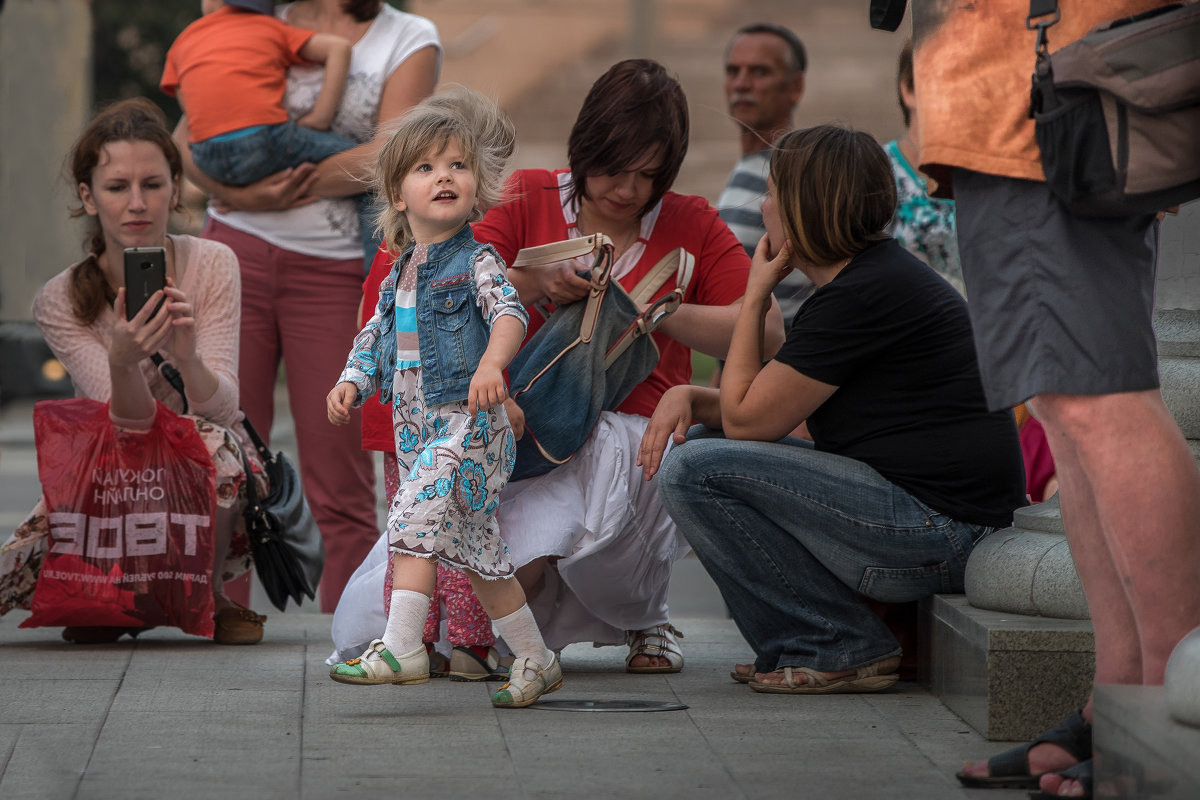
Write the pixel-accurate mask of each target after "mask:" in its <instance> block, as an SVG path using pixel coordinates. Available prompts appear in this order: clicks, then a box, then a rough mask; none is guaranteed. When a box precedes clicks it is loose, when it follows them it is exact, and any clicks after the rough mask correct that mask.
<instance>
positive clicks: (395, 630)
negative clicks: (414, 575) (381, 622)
mask: <svg viewBox="0 0 1200 800" xmlns="http://www.w3.org/2000/svg"><path fill="white" fill-rule="evenodd" d="M427 616H429V596H428V595H424V594H421V593H420V592H410V591H408V590H407V589H393V590H392V602H391V604H390V605H389V607H388V619H387V627H386V628H384V629H383V644H384V646H385V647H387V649H388V650H391V651H392V655H394V656H396V657H397V658H398V657H400V656H402V655H405V654H406V653H411V652H412V651H413V650H416V649H417V648H418V647H419V646H420V645H421V634H422V633H423V632H424V630H425V618H426V617H427Z"/></svg>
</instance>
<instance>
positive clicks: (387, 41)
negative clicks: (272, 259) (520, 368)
mask: <svg viewBox="0 0 1200 800" xmlns="http://www.w3.org/2000/svg"><path fill="white" fill-rule="evenodd" d="M290 8H291V4H290V3H289V4H287V5H282V6H279V8H277V9H276V12H275V13H276V15H277V16H278V17H279V18H280V19H282V20H284V21H285V22H287V21H288V10H289V9H290ZM430 45H432V46H434V47H436V48H438V63H437V70H438V74H439V75H440V73H441V65H442V61H441V43H440V42H439V41H438V34H437V28H436V27H435V26H434V24H433V23H432V22H430V21H429V20H427V19H425V18H424V17H418V16H416V15H415V14H407V13H405V12H402V11H397V10H396V9H395V8H393V7H392V6H390V5H388V4H386V3H385V4H384V6H383V10H382V11H380V12H379V16H377V17H376V18H375V19H374V20H373V21H372V22H371V26H370V27H369V28H367V32H366V33H365V34H363V37H362V38H361V39H359V40H358V42H356V43H355V45H354V48H353V49H352V51H351V55H350V75H349V77H348V78H347V80H346V92H345V94H344V95H343V96H342V102H341V105H340V106H339V107H338V112H337V115H336V116H335V117H334V120H333V128H332V131H333V132H334V133H336V134H338V135H340V136H345V137H346V138H348V139H352V140H353V141H355V142H359V143H362V142H366V141H369V140H370V139H371V137H372V136H374V135H375V127H376V124H377V123H378V118H379V100H380V97H381V96H382V94H383V86H384V84H385V83H386V82H387V79H388V77H389V76H390V75H391V74H392V73H393V72H394V71H395V70H396V68H397V67H399V66H400V65H401V64H403V63H404V62H405V60H407V59H408V57H409V56H411V55H412V54H413V53H415V52H417V51H418V50H421V49H422V48H425V47H429V46H430ZM324 72H325V69H324V67H322V66H320V65H314V66H297V67H292V68H291V70H289V71H288V83H287V93H286V95H285V96H284V105H285V106H286V107H287V110H288V114H289V115H291V117H292V118H293V119H295V118H297V117H299V116H302V115H303V114H306V113H308V112H309V111H310V110H312V107H313V104H314V103H315V102H316V99H317V92H318V91H319V90H320V88H321V79H322V77H323V76H324ZM436 78H437V76H435V79H436ZM208 213H209V214H211V215H212V216H213V218H214V219H217V220H219V221H220V222H223V223H224V224H226V225H228V226H230V227H231V228H236V229H237V230H239V231H242V232H244V233H249V234H251V235H253V236H257V237H258V238H260V239H262V240H263V241H265V242H268V243H269V244H273V245H275V246H276V247H282V248H284V249H286V250H292V251H294V252H297V253H303V254H304V255H309V256H313V257H315V258H327V259H335V260H348V259H354V258H359V259H361V258H362V240H361V238H360V236H359V231H358V217H357V215H356V214H355V206H354V201H353V200H351V199H350V198H345V197H342V198H331V199H324V198H323V199H321V200H318V201H317V202H315V203H312V204H310V205H306V206H301V207H300V208H293V209H290V210H288V211H234V212H230V213H228V214H220V213H217V212H216V211H214V210H213V209H212V208H209V210H208Z"/></svg>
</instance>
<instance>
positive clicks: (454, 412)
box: [338, 244, 526, 578]
mask: <svg viewBox="0 0 1200 800" xmlns="http://www.w3.org/2000/svg"><path fill="white" fill-rule="evenodd" d="M425 259H426V248H425V246H424V245H420V244H418V245H416V247H415V248H414V250H413V252H412V255H411V257H410V258H409V260H408V262H407V263H405V264H404V266H403V268H402V269H401V270H400V275H399V277H398V278H394V277H393V276H395V271H393V272H392V274H391V275H389V276H388V277H387V278H386V279H385V284H384V286H385V288H386V285H387V283H386V282H387V281H392V280H393V279H394V280H395V283H396V342H395V346H396V372H395V377H394V381H393V397H392V405H393V410H392V426H393V429H394V432H395V439H396V459H397V461H398V463H399V466H400V472H401V475H402V476H403V480H402V481H401V484H400V489H399V491H397V492H396V495H395V497H394V498H393V499H392V504H391V508H390V509H389V510H388V521H387V535H388V541H389V543H390V544H391V547H392V550H394V551H397V552H401V553H406V554H409V555H414V556H419V557H423V558H434V557H436V558H439V559H441V560H442V561H443V562H444V563H446V564H448V565H450V566H453V567H462V568H466V569H469V570H472V571H473V572H476V573H478V574H479V575H482V576H483V577H485V578H502V577H506V576H508V575H511V574H512V572H513V567H512V562H511V561H510V560H509V556H508V547H506V546H505V544H504V541H503V540H502V539H501V538H500V529H499V525H498V524H497V521H496V509H497V507H498V506H499V505H500V490H501V489H502V488H504V484H505V483H507V482H508V476H509V475H510V474H512V469H513V464H514V463H515V462H516V442H515V440H514V439H513V433H512V428H511V426H510V425H509V422H508V415H507V414H506V413H505V411H504V406H503V405H500V406H497V407H495V408H493V409H491V410H488V411H480V412H478V413H477V414H475V415H474V417H472V416H471V415H470V414H469V413H468V412H467V401H466V400H461V401H459V402H453V403H444V404H442V405H438V406H433V407H427V406H426V405H425V399H424V395H423V393H422V391H421V360H420V359H421V354H420V347H419V344H418V341H417V331H416V326H415V313H414V312H415V308H416V299H417V291H416V289H417V283H416V282H417V267H418V266H419V265H421V264H423V263H424V262H425ZM474 273H475V285H476V287H477V288H478V290H479V306H480V311H481V313H482V314H483V317H484V319H486V320H487V321H488V324H489V326H490V325H492V324H494V323H495V321H496V319H497V318H498V317H500V316H501V315H504V314H512V315H515V316H517V317H519V318H520V319H521V320H522V321H524V320H525V319H526V313H525V309H524V308H523V307H522V306H521V302H520V300H519V299H518V297H517V292H516V290H515V289H514V288H513V286H512V284H510V283H509V282H508V279H507V277H506V276H505V269H504V266H503V264H502V262H500V261H499V260H497V259H496V258H495V257H494V256H492V255H491V254H489V253H484V254H482V255H480V256H479V258H478V259H477V260H476V261H475V264H474ZM405 320H408V322H407V323H406V322H405ZM380 323H381V319H380V316H379V313H378V310H377V311H376V315H375V316H374V317H372V318H371V320H370V321H369V322H368V323H367V324H366V327H364V328H363V330H362V332H361V333H359V335H358V336H357V337H356V338H355V340H354V347H353V349H352V350H351V353H350V358H349V360H348V361H347V363H346V369H345V370H343V372H342V375H341V377H339V378H338V382H339V383H340V382H342V381H350V382H351V383H353V384H354V385H355V386H356V387H358V399H357V403H358V404H360V405H361V403H362V402H377V401H376V400H374V399H373V398H374V395H375V394H376V392H377V391H378V389H379V379H380V378H379V376H378V375H377V374H376V364H378V363H379V351H380V348H382V347H385V346H390V343H385V342H383V341H382V337H381V336H380Z"/></svg>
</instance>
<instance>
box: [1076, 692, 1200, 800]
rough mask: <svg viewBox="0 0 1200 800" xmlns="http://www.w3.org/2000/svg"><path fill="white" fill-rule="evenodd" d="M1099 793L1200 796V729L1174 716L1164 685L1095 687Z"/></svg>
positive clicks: (1156, 798)
mask: <svg viewBox="0 0 1200 800" xmlns="http://www.w3.org/2000/svg"><path fill="white" fill-rule="evenodd" d="M1095 710H1096V718H1095V734H1094V736H1095V738H1094V739H1093V742H1092V744H1093V747H1094V748H1095V751H1096V783H1095V786H1096V789H1095V792H1096V797H1106V798H1119V799H1120V800H1150V799H1151V798H1153V800H1195V798H1197V797H1200V759H1197V757H1196V756H1197V754H1200V728H1193V727H1191V726H1188V725H1184V724H1183V723H1180V722H1177V721H1175V720H1173V719H1172V718H1171V709H1169V700H1168V697H1167V695H1166V692H1165V691H1164V690H1163V687H1161V686H1103V685H1100V686H1097V687H1096V703H1095Z"/></svg>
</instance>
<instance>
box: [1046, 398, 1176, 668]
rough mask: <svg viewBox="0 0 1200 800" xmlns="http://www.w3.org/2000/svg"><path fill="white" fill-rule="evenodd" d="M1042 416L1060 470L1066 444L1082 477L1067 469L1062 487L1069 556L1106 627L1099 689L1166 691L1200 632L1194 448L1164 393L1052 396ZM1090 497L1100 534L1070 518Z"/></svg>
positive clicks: (1100, 633) (1092, 520)
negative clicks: (1171, 665) (1172, 662)
mask: <svg viewBox="0 0 1200 800" xmlns="http://www.w3.org/2000/svg"><path fill="white" fill-rule="evenodd" d="M1036 410H1037V412H1038V413H1039V415H1040V416H1041V417H1043V424H1044V425H1045V426H1046V429H1047V435H1048V436H1050V437H1052V438H1051V439H1050V447H1051V450H1052V452H1053V453H1054V456H1055V460H1056V464H1057V460H1058V458H1059V451H1060V450H1062V449H1063V446H1062V445H1063V444H1064V443H1070V444H1073V446H1074V450H1073V456H1074V461H1075V463H1071V457H1070V456H1068V469H1070V470H1072V471H1074V472H1075V473H1076V474H1073V475H1071V476H1069V477H1065V476H1064V475H1063V471H1062V468H1061V467H1059V468H1058V469H1059V480H1060V481H1061V483H1062V487H1063V488H1062V499H1063V504H1064V522H1065V523H1066V528H1067V537H1068V540H1069V542H1070V544H1071V552H1072V555H1073V556H1074V558H1075V560H1076V564H1077V565H1078V566H1079V574H1080V579H1081V580H1082V581H1083V587H1084V592H1085V593H1086V594H1087V598H1088V605H1089V607H1090V609H1091V613H1092V619H1093V625H1097V623H1098V626H1097V637H1096V680H1097V682H1099V683H1141V684H1144V685H1148V686H1159V685H1162V682H1163V674H1164V672H1165V670H1166V664H1167V659H1168V657H1169V656H1170V655H1171V651H1172V650H1173V649H1174V648H1175V645H1176V644H1178V643H1179V640H1180V639H1182V638H1183V637H1184V636H1185V635H1186V634H1187V633H1188V632H1189V631H1190V630H1192V629H1193V628H1195V627H1196V626H1197V625H1198V624H1200V536H1197V531H1200V471H1198V470H1197V469H1196V464H1195V461H1194V460H1193V459H1192V455H1191V451H1190V450H1189V449H1188V447H1187V442H1186V440H1184V438H1183V435H1182V434H1181V433H1180V431H1179V428H1178V426H1177V425H1176V424H1175V420H1174V419H1173V418H1172V417H1171V414H1170V412H1169V411H1168V410H1167V407H1166V405H1165V404H1164V403H1163V401H1162V395H1161V394H1160V393H1159V392H1158V391H1157V390H1153V391H1147V392H1127V393H1122V394H1113V395H1096V396H1080V395H1044V396H1039V397H1038V398H1037V400H1036ZM1056 444H1058V447H1057V449H1056ZM1068 481H1070V482H1072V483H1076V482H1078V483H1077V484H1076V485H1068ZM1088 489H1090V491H1091V500H1090V502H1088V501H1087V498H1086V497H1085V498H1084V503H1083V504H1082V505H1083V511H1084V513H1090V514H1093V515H1094V516H1089V517H1086V518H1083V519H1081V520H1080V521H1081V522H1084V523H1086V524H1092V525H1096V528H1095V529H1094V530H1093V531H1088V530H1080V527H1079V526H1077V525H1076V520H1075V519H1073V518H1071V517H1070V516H1069V514H1071V513H1078V511H1079V510H1080V509H1078V508H1077V506H1076V504H1075V501H1074V500H1072V499H1070V498H1071V496H1072V495H1075V496H1079V495H1080V494H1081V492H1082V491H1086V490H1088ZM1097 534H1099V535H1097ZM1095 551H1100V552H1101V553H1106V557H1104V556H1101V555H1098V554H1096V552H1095ZM1081 556H1082V557H1081ZM1080 562H1082V563H1080ZM1121 594H1123V595H1124V597H1125V600H1124V602H1122V601H1121V599H1120V595H1121ZM1114 616H1115V618H1116V620H1115V623H1114V622H1113V621H1111V618H1112V617H1114ZM1131 617H1132V622H1133V625H1130V624H1129V623H1130V621H1131ZM1126 626H1128V627H1126ZM1114 629H1118V630H1114ZM1130 637H1136V640H1135V641H1130Z"/></svg>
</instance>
